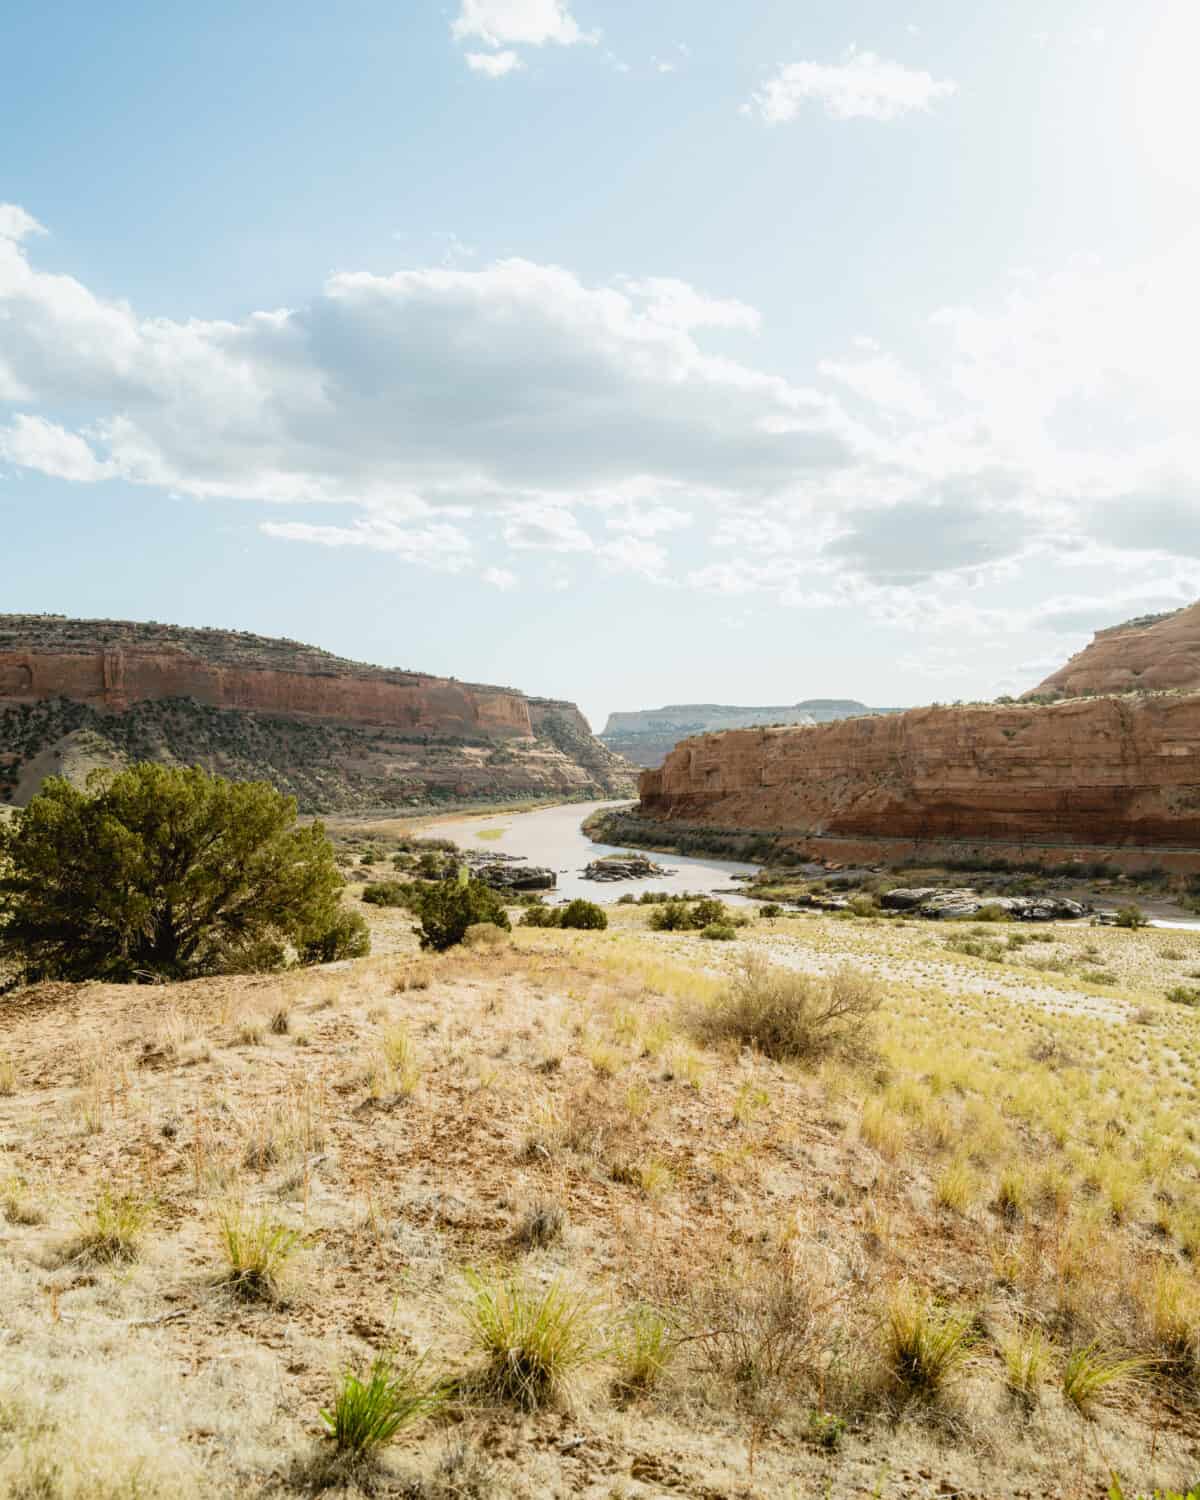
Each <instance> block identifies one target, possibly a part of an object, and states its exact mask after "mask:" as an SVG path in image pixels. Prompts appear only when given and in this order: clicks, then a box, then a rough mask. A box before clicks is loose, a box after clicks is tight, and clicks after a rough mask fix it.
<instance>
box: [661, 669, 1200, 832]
mask: <svg viewBox="0 0 1200 1500" xmlns="http://www.w3.org/2000/svg"><path fill="white" fill-rule="evenodd" d="M639 789H640V794H641V809H642V811H643V813H645V814H647V815H648V816H651V817H656V818H660V819H679V820H682V821H684V822H691V823H702V824H709V825H713V826H719V827H722V828H744V829H754V830H765V831H770V832H782V833H787V834H789V835H793V834H794V835H795V836H796V837H797V838H798V839H802V838H804V837H806V836H821V835H834V836H841V837H850V838H878V837H883V838H902V839H917V840H925V839H939V840H962V839H969V838H978V839H988V840H1000V841H1004V842H1006V843H1017V844H1019V843H1022V842H1024V841H1026V840H1028V841H1031V842H1035V843H1036V842H1045V843H1048V844H1060V843H1066V844H1079V845H1086V846H1089V847H1091V846H1105V847H1107V846H1120V845H1139V846H1144V845H1152V846H1162V847H1184V846H1188V847H1200V696H1193V697H1182V696H1181V697H1151V698H1102V699H1080V700H1074V701H1071V702H1066V703H1061V704H1053V705H1049V706H1034V705H1024V704H1016V705H1009V706H986V707H977V708H923V709H912V710H910V711H909V712H907V713H903V714H897V715H894V716H889V717H886V718H882V717H881V718H862V719H849V720H844V721H842V722H840V723H832V724H819V725H816V726H814V727H812V728H802V727H797V728H787V729H758V730H735V731H732V732H729V733H726V734H720V735H709V736H704V737H701V738H699V739H693V740H686V741H684V742H683V743H682V744H680V745H678V746H677V747H676V748H675V750H674V751H673V752H672V753H671V754H670V755H669V756H668V757H667V760H666V762H665V764H664V765H663V767H662V769H661V770H658V771H644V772H643V773H642V775H641V777H640V778H639Z"/></svg>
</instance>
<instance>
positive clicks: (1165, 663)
mask: <svg viewBox="0 0 1200 1500" xmlns="http://www.w3.org/2000/svg"><path fill="white" fill-rule="evenodd" d="M1179 690H1183V691H1185V692H1189V693H1194V692H1200V604H1192V605H1189V606H1188V608H1187V609H1181V610H1177V611H1176V612H1175V613H1174V614H1171V615H1166V616H1163V617H1161V618H1158V619H1151V620H1149V621H1144V620H1130V621H1127V622H1126V623H1125V624H1123V625H1114V626H1112V627H1111V628H1110V629H1108V630H1098V631H1097V632H1096V635H1095V637H1094V639H1093V640H1092V643H1091V645H1089V646H1086V647H1085V648H1084V649H1083V650H1082V651H1080V652H1077V653H1076V655H1074V656H1073V657H1072V658H1071V659H1070V661H1069V662H1067V664H1066V666H1065V667H1060V668H1059V670H1058V671H1057V672H1052V673H1051V674H1050V676H1049V677H1047V678H1046V680H1045V681H1044V682H1042V683H1039V685H1038V686H1037V687H1036V688H1034V689H1033V691H1032V693H1028V694H1026V697H1031V696H1034V695H1035V694H1036V695H1038V696H1041V695H1043V694H1052V695H1054V696H1056V697H1069V698H1073V697H1077V696H1079V695H1080V694H1083V693H1131V692H1140V693H1148V692H1164V691H1165V692H1171V691H1179Z"/></svg>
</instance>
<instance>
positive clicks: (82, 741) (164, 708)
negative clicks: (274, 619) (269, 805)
mask: <svg viewBox="0 0 1200 1500" xmlns="http://www.w3.org/2000/svg"><path fill="white" fill-rule="evenodd" d="M131 759H153V760H162V761H166V762H170V763H176V762H185V763H188V764H201V765H204V766H206V767H208V768H209V769H211V770H219V771H222V772H223V773H225V774H230V775H239V776H247V775H249V776H258V777H262V778H264V779H267V780H270V781H272V782H274V783H275V784H276V785H279V786H281V787H283V789H284V790H287V791H289V792H291V793H292V794H293V795H295V796H296V797H297V799H298V801H299V802H300V805H301V806H302V807H303V808H304V809H305V810H308V811H327V812H332V811H349V810H354V809H364V810H372V809H375V808H383V807H388V806H394V805H397V804H411V803H414V802H416V803H421V802H425V801H433V802H445V801H452V800H473V799H476V798H481V797H488V796H509V795H521V796H523V795H544V794H549V793H557V794H562V795H587V794H594V795H596V796H610V795H615V796H620V795H623V794H625V793H627V792H629V791H630V790H632V774H633V773H632V768H631V767H629V766H627V765H625V764H624V762H622V761H621V760H620V758H619V757H617V756H615V755H614V754H613V753H612V752H611V751H610V750H608V749H607V748H606V747H605V746H604V745H602V744H601V743H600V742H599V740H597V739H596V738H595V736H594V735H593V734H592V732H591V729H590V727H589V725H588V723H587V721H586V719H584V717H583V715H582V714H581V713H580V712H579V710H578V708H576V706H575V704H573V703H569V702H565V701H561V700H558V699H550V698H536V697H531V696H529V695H528V694H525V693H523V692H521V691H519V690H518V689H516V688H510V687H496V686H492V685H489V684H483V683H472V682H460V681H458V680H457V679H455V678H445V677H435V676H432V675H431V674H429V673H425V672H418V671H412V670H409V669H407V668H390V667H377V666H371V665H369V664H367V663H364V662H357V661H350V660H347V659H346V658H344V657H339V656H334V655H333V654H332V653H330V652H328V651H322V650H320V649H319V648H318V647H316V646H309V645H305V644H303V643H302V642H299V641H291V640H286V639H277V638H274V637H270V636H260V635H252V634H250V633H247V632H241V631H230V630H217V629H192V628H188V627H184V626H179V625H162V624H158V623H156V622H153V621H151V622H145V623H144V622H135V621H130V620H72V619H67V618H65V617H63V616H58V615H0V800H5V801H12V802H16V803H18V804H20V803H23V802H25V801H27V800H28V798H29V797H30V796H32V795H33V792H34V791H36V789H37V786H38V785H40V783H41V781H42V779H43V778H44V777H45V776H46V775H48V774H50V773H52V772H62V773H65V774H67V775H68V776H72V777H75V778H78V777H80V776H83V775H85V774H86V773H87V771H88V770H90V769H92V768H93V767H95V766H97V765H120V764H124V763H126V762H127V761H129V760H131Z"/></svg>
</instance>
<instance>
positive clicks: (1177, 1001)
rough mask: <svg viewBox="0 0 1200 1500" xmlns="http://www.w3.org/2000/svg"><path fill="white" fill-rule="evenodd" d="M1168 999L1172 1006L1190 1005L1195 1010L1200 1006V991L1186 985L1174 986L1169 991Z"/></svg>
mask: <svg viewBox="0 0 1200 1500" xmlns="http://www.w3.org/2000/svg"><path fill="white" fill-rule="evenodd" d="M1167 999H1168V1000H1170V1002H1171V1003H1172V1005H1189V1006H1192V1007H1193V1008H1194V1007H1196V1006H1197V1005H1200V990H1197V989H1191V988H1189V987H1188V986H1187V985H1186V984H1176V985H1172V986H1171V988H1170V989H1169V990H1168V991H1167Z"/></svg>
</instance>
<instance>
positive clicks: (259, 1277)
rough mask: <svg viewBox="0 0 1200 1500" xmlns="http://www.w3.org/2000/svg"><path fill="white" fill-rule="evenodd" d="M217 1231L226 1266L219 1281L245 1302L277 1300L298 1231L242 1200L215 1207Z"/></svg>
mask: <svg viewBox="0 0 1200 1500" xmlns="http://www.w3.org/2000/svg"><path fill="white" fill-rule="evenodd" d="M217 1232H218V1236H219V1238H220V1243H221V1249H222V1251H223V1252H224V1256H225V1261H226V1267H227V1268H226V1270H225V1271H224V1272H223V1273H222V1275H221V1277H220V1284H221V1285H222V1286H225V1287H228V1288H229V1290H230V1291H231V1292H233V1294H234V1295H235V1296H237V1297H240V1298H242V1299H243V1300H244V1301H247V1302H274V1301H277V1300H278V1299H279V1298H280V1297H281V1296H282V1294H283V1291H284V1286H285V1282H286V1278H287V1272H288V1268H289V1264H290V1262H291V1260H292V1258H293V1256H294V1255H295V1254H296V1252H297V1250H298V1249H299V1248H300V1245H301V1238H300V1235H299V1233H298V1232H297V1231H296V1230H295V1229H290V1228H288V1226H287V1225H286V1224H280V1223H278V1222H277V1221H275V1220H274V1219H272V1218H271V1217H270V1216H269V1215H268V1214H267V1213H266V1212H265V1211H263V1210H259V1211H258V1212H255V1213H252V1212H251V1211H250V1210H249V1209H247V1208H246V1207H245V1205H244V1204H241V1203H232V1204H227V1205H226V1206H225V1207H224V1208H222V1209H220V1210H219V1211H218V1213H217Z"/></svg>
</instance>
